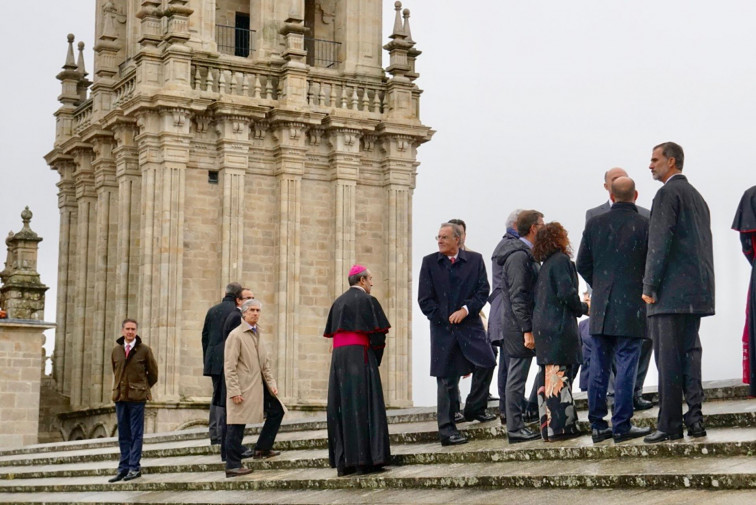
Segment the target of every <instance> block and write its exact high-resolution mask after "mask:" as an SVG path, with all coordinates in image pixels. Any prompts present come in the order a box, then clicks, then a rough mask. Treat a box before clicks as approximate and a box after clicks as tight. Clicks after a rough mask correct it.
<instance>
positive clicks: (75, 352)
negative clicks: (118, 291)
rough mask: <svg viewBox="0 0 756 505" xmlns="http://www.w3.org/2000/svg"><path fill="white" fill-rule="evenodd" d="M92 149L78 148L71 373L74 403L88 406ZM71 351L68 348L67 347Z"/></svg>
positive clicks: (93, 225) (93, 199) (93, 201)
mask: <svg viewBox="0 0 756 505" xmlns="http://www.w3.org/2000/svg"><path fill="white" fill-rule="evenodd" d="M92 155H93V153H92V150H91V149H88V148H86V147H82V148H79V149H76V150H75V151H74V160H75V162H76V171H75V172H74V185H75V188H76V204H77V207H78V212H77V218H78V222H77V224H76V226H77V232H76V235H77V247H76V289H75V292H74V293H73V295H74V313H73V317H74V319H73V322H74V325H73V349H72V358H73V359H72V360H71V361H69V359H68V357H67V359H66V361H67V362H69V363H74V364H75V365H74V369H73V370H72V376H71V405H72V406H77V407H82V406H87V405H88V402H89V400H90V396H89V393H90V390H89V384H90V377H89V373H90V371H91V363H92V322H93V317H94V268H95V244H96V240H95V239H96V236H97V228H96V222H97V220H96V209H97V195H96V194H95V189H94V171H93V169H92ZM66 353H68V349H66Z"/></svg>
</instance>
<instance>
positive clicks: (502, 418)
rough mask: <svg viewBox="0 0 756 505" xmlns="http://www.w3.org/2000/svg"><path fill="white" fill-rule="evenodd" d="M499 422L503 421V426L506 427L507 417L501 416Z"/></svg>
mask: <svg viewBox="0 0 756 505" xmlns="http://www.w3.org/2000/svg"><path fill="white" fill-rule="evenodd" d="M499 421H501V425H502V426H506V425H507V416H505V415H504V414H501V415H500V416H499Z"/></svg>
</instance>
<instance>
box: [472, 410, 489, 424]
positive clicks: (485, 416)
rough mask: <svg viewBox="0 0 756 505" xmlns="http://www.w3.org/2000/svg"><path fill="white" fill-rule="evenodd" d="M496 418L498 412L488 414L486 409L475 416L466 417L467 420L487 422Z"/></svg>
mask: <svg viewBox="0 0 756 505" xmlns="http://www.w3.org/2000/svg"><path fill="white" fill-rule="evenodd" d="M494 419H496V414H487V413H486V412H485V411H484V412H483V413H481V414H478V415H476V416H473V417H465V421H480V422H481V423H487V422H489V421H493V420H494Z"/></svg>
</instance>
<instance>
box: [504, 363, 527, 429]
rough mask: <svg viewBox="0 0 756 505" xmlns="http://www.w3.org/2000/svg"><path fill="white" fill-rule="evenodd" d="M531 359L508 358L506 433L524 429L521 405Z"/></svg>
mask: <svg viewBox="0 0 756 505" xmlns="http://www.w3.org/2000/svg"><path fill="white" fill-rule="evenodd" d="M532 362H533V358H532V357H530V358H514V357H512V356H510V357H509V370H508V371H507V387H506V397H507V398H506V409H507V431H509V432H513V431H519V430H521V429H523V428H524V427H525V423H524V422H523V420H522V405H523V400H524V398H525V382H526V381H527V380H528V372H530V364H531V363H532Z"/></svg>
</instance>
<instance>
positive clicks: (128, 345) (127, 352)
mask: <svg viewBox="0 0 756 505" xmlns="http://www.w3.org/2000/svg"><path fill="white" fill-rule="evenodd" d="M129 352H131V344H126V357H127V358H128V357H129Z"/></svg>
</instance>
